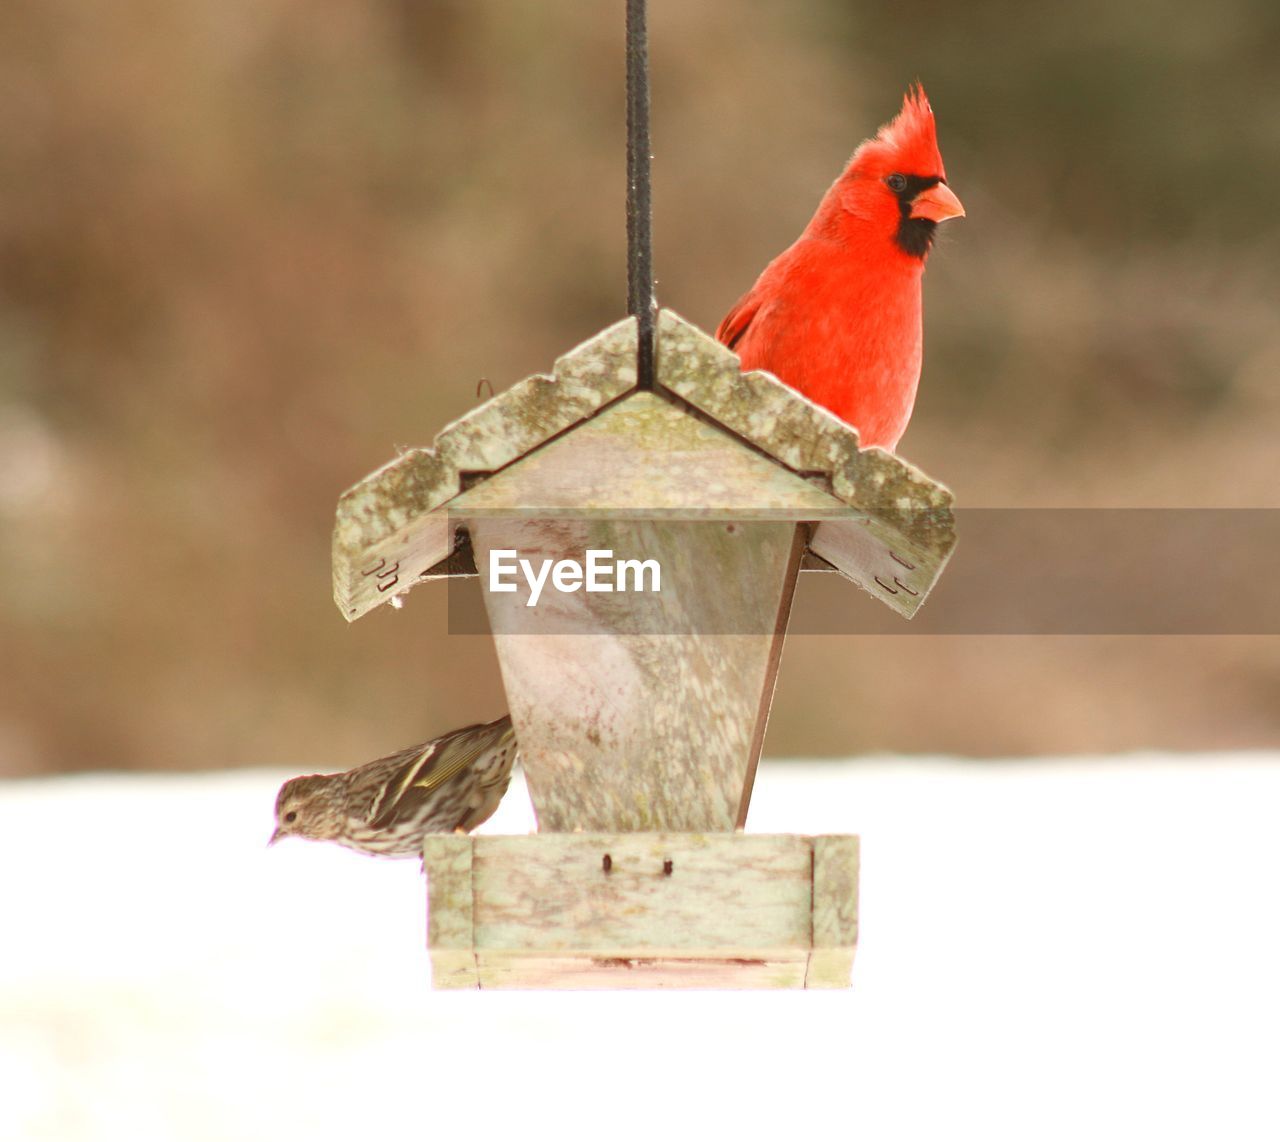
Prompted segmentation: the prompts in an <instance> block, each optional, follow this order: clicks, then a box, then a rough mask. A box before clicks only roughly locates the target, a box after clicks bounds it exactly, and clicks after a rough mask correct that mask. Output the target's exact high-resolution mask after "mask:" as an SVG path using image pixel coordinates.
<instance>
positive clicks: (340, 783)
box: [267, 714, 516, 857]
mask: <svg viewBox="0 0 1280 1142" xmlns="http://www.w3.org/2000/svg"><path fill="white" fill-rule="evenodd" d="M515 758H516V735H515V731H514V730H513V729H512V727H511V715H510V714H507V715H505V716H504V717H501V718H499V719H498V720H497V721H496V722H488V723H485V724H484V725H475V726H464V727H463V728H462V729H460V730H454V731H453V732H452V733H447V734H445V735H444V736H443V737H438V738H434V739H432V740H431V741H429V742H423V743H422V744H421V745H415V746H410V747H409V748H408V749H403V750H401V751H400V752H399V753H393V754H391V755H389V756H388V757H382V758H379V759H378V760H377V761H371V762H369V763H368V764H367V765H361V766H359V767H357V768H356V769H350V770H348V771H347V772H346V773H330V774H316V775H315V776H314V777H295V778H292V779H291V780H289V781H286V782H285V783H284V785H282V786H281V787H280V794H279V796H278V797H277V798H276V830H275V832H274V833H272V834H271V840H270V841H268V842H267V843H268V844H269V845H274V844H275V843H276V841H278V840H280V839H281V838H282V837H306V838H308V839H310V840H313V841H334V842H336V843H337V844H340V845H345V846H346V847H347V848H349V849H356V850H357V851H359V852H362V853H370V854H372V855H374V856H385V857H410V856H420V855H421V854H422V840H423V837H424V836H425V835H426V834H427V833H448V832H460V833H467V832H470V831H471V830H472V829H474V828H475V827H476V826H477V825H479V824H482V823H483V822H485V821H487V820H488V819H489V818H490V817H491V816H493V812H494V810H495V809H497V807H498V802H499V801H501V800H502V795H503V794H504V793H505V792H506V791H507V786H508V785H509V784H510V782H511V767H512V765H513V764H514V763H515Z"/></svg>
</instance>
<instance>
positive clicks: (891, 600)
mask: <svg viewBox="0 0 1280 1142" xmlns="http://www.w3.org/2000/svg"><path fill="white" fill-rule="evenodd" d="M658 381H659V384H660V385H661V386H662V387H663V388H665V389H667V390H668V391H670V392H672V393H675V394H676V395H678V396H680V397H681V398H682V399H684V400H686V401H688V402H689V403H690V404H691V405H693V406H694V407H695V408H697V409H698V410H700V411H701V412H703V413H704V414H706V415H707V416H709V417H712V418H713V419H714V420H715V421H716V422H717V423H719V424H721V425H723V426H724V427H725V428H726V429H728V430H729V431H730V432H733V433H734V434H736V435H737V436H739V437H741V438H742V439H743V440H744V441H746V442H747V443H749V444H751V445H752V446H753V447H755V448H758V449H760V450H761V451H762V452H764V453H765V454H767V455H768V456H771V457H773V458H774V459H775V460H776V461H777V462H778V463H781V464H785V465H787V466H788V467H789V468H791V469H792V470H793V471H795V472H797V473H803V474H809V475H811V476H814V477H821V478H822V480H823V481H824V484H825V486H826V488H827V489H828V490H829V491H830V492H831V494H832V495H833V496H834V497H835V498H836V499H838V500H839V501H840V502H842V503H843V504H845V505H846V506H847V507H848V508H849V509H850V511H851V513H852V518H846V519H829V518H828V519H826V520H825V521H824V522H822V523H821V524H820V525H819V527H818V528H817V529H816V530H815V532H814V536H813V539H812V541H811V543H810V549H811V550H812V551H813V552H815V553H816V554H817V555H819V556H821V557H822V558H823V559H825V560H827V561H828V562H829V563H832V564H833V565H834V566H835V567H836V569H837V570H838V571H840V572H841V574H843V575H845V577H846V578H849V579H851V580H852V581H853V582H855V583H857V584H858V585H859V586H861V587H863V588H865V589H866V590H868V591H869V592H871V593H872V594H873V595H874V596H875V597H876V598H877V599H879V600H880V601H881V602H882V603H884V604H885V605H887V606H889V607H892V608H893V609H894V610H896V611H898V612H899V613H900V614H902V615H903V616H905V617H906V618H910V617H911V616H912V615H913V614H915V612H916V611H917V610H918V609H919V607H920V605H921V603H923V602H924V599H925V597H926V596H927V595H928V593H929V591H930V589H931V588H932V587H933V584H934V583H935V582H936V581H937V578H938V576H939V575H940V574H941V573H942V569H943V568H944V567H945V565H946V562H947V559H948V558H949V557H950V554H951V550H952V548H953V547H954V546H955V526H954V519H953V516H952V510H951V505H952V495H951V492H950V490H949V489H947V488H946V487H944V486H943V485H941V484H939V483H937V482H936V481H934V480H931V479H930V478H929V477H928V476H926V475H925V474H924V473H923V472H921V471H920V470H919V469H918V468H916V467H914V466H913V465H911V464H909V463H907V462H906V461H905V460H903V459H902V458H901V457H899V456H896V455H894V454H893V453H891V452H886V451H884V450H883V449H881V448H868V449H865V450H864V449H860V448H859V447H858V433H857V431H856V430H855V429H853V428H852V427H850V426H849V425H847V424H845V423H844V422H843V421H842V420H840V419H839V418H838V417H836V416H833V415H832V414H831V413H830V412H828V411H827V410H826V409H824V408H822V407H821V406H820V405H817V404H814V403H813V402H812V401H810V400H808V399H807V398H806V397H804V396H803V395H801V394H800V393H798V392H797V391H796V390H794V389H792V388H790V387H789V386H787V385H785V384H783V383H782V382H781V381H779V380H778V379H777V378H776V377H774V376H772V375H770V374H769V373H764V372H748V373H741V372H739V362H738V358H737V356H736V355H735V354H734V353H732V352H730V351H729V350H728V349H726V348H725V347H724V346H723V345H721V344H720V343H719V342H717V341H716V340H715V339H714V338H711V337H709V336H707V334H705V333H703V332H702V330H700V329H698V328H696V327H695V326H693V325H690V324H689V323H688V322H686V321H684V320H683V319H682V318H680V317H678V316H677V315H676V314H674V313H672V312H670V311H669V310H663V311H662V313H661V314H660V315H659V320H658ZM808 518H810V519H813V520H818V519H821V518H822V517H820V516H817V515H813V516H809V517H808ZM895 556H897V557H898V558H897V559H895V558H894V557H895ZM902 560H905V561H906V563H909V564H911V569H910V571H908V569H907V568H906V566H905V565H904V563H903V562H902ZM895 573H896V576H897V577H898V578H899V580H900V583H899V584H895V583H894V578H895ZM877 576H878V577H879V579H880V583H877V582H876V579H877ZM881 584H883V586H882V585H881Z"/></svg>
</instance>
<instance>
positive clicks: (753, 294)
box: [716, 289, 760, 349]
mask: <svg viewBox="0 0 1280 1142" xmlns="http://www.w3.org/2000/svg"><path fill="white" fill-rule="evenodd" d="M759 309H760V297H759V294H758V291H756V290H754V289H753V290H750V291H749V292H747V293H744V294H743V295H742V296H741V297H740V298H739V299H738V301H737V304H736V305H734V307H733V308H732V309H731V310H729V312H728V313H726V314H725V315H724V320H723V321H721V322H720V325H719V328H717V329H716V340H717V341H719V342H720V343H721V344H723V345H727V346H728V347H729V348H730V349H732V348H733V347H734V346H735V345H737V344H738V342H739V341H740V340H742V335H743V334H744V333H746V331H747V327H748V326H749V325H750V324H751V321H752V319H753V318H754V317H755V315H756V313H757V312H758V311H759Z"/></svg>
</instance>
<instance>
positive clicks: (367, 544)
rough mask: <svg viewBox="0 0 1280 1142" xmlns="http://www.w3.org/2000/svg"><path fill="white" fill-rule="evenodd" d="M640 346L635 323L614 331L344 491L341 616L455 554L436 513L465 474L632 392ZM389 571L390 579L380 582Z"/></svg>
mask: <svg viewBox="0 0 1280 1142" xmlns="http://www.w3.org/2000/svg"><path fill="white" fill-rule="evenodd" d="M635 345H636V333H635V321H634V319H632V318H628V319H627V320H625V321H621V322H619V323H618V324H617V325H613V326H610V327H609V328H608V329H606V330H604V331H603V332H601V333H599V334H597V335H596V336H595V337H593V338H591V339H590V340H589V341H585V342H583V343H582V344H581V345H579V346H578V347H577V348H576V349H573V350H572V351H571V352H569V353H566V354H565V355H564V356H563V357H561V358H560V359H559V360H558V361H557V362H556V363H555V368H554V371H553V373H552V375H551V376H549V377H546V376H534V377H529V378H527V379H525V380H523V381H520V382H519V383H518V384H515V385H513V386H512V387H511V388H509V389H507V390H506V391H505V392H501V393H499V394H497V395H496V396H494V397H492V398H491V399H490V400H487V401H486V402H485V403H484V404H482V405H480V406H478V407H477V408H475V409H473V410H472V411H471V412H469V413H467V415H466V416H464V417H462V418H461V419H459V420H456V421H454V423H452V424H450V425H449V426H448V427H447V428H445V429H443V430H442V431H441V432H440V433H439V434H438V435H437V436H436V438H435V442H434V444H433V445H432V446H431V447H430V448H415V449H413V450H411V451H409V452H405V453H404V454H403V455H401V456H398V457H397V458H396V459H395V460H392V461H391V462H390V463H389V464H386V465H384V466H383V467H381V468H379V469H378V470H377V471H376V472H373V473H372V474H371V475H369V476H366V477H365V478H364V479H363V480H361V481H360V482H359V483H358V484H356V485H355V486H354V487H352V488H350V489H348V490H347V491H346V492H345V493H343V495H342V497H341V499H340V500H339V501H338V513H337V522H336V524H335V526H334V534H333V584H334V601H335V602H336V603H337V604H338V607H339V609H340V610H341V611H342V613H343V615H344V616H345V617H346V618H347V619H348V620H352V619H355V618H358V617H360V616H361V615H362V614H365V613H366V612H367V611H369V610H371V609H373V608H374V607H376V606H377V605H378V604H379V603H383V602H386V601H387V600H388V599H389V598H391V597H392V596H393V595H396V594H400V593H402V592H403V591H405V590H407V589H408V588H409V587H410V586H412V585H413V584H414V583H415V582H416V581H417V579H418V578H419V577H420V576H421V575H422V573H423V572H425V571H427V570H428V569H429V568H431V567H432V566H434V565H435V564H437V563H439V562H440V561H441V560H442V559H444V558H445V557H446V556H447V555H448V554H449V551H450V549H451V546H452V538H453V537H452V533H451V532H449V531H448V525H447V521H446V520H445V519H444V518H443V516H441V515H437V516H436V517H434V518H431V515H432V512H434V511H435V509H436V508H438V507H440V506H441V505H442V504H444V503H446V502H447V501H448V500H450V499H452V498H453V497H454V496H456V495H457V494H458V493H459V492H460V491H461V490H462V485H463V477H464V476H465V475H474V474H477V473H486V472H494V471H498V470H500V469H501V468H503V467H505V466H506V465H507V464H510V463H511V462H512V461H513V460H516V459H518V458H519V457H520V456H523V455H524V454H525V453H526V452H528V451H530V450H531V449H534V448H536V447H538V445H540V444H544V443H546V442H547V441H548V440H550V439H552V438H553V437H554V436H557V435H558V434H560V433H562V432H564V431H565V430H567V429H569V428H572V427H573V426H574V425H575V424H578V423H579V422H580V421H582V420H584V419H585V418H587V417H589V416H591V415H593V414H594V413H596V412H598V411H599V410H600V409H601V408H603V407H604V406H605V405H606V404H608V403H609V402H610V401H612V400H614V399H616V398H617V397H619V396H621V395H622V394H623V393H625V392H626V391H627V390H628V389H631V388H633V387H634V386H635V383H636V367H635ZM423 533H425V534H423ZM389 567H394V568H395V571H393V572H392V573H391V575H388V576H385V577H383V578H378V577H377V576H378V574H379V573H380V572H381V571H385V570H386V569H387V568H389ZM371 568H377V569H378V570H376V571H371ZM393 576H394V577H395V578H396V584H395V586H394V587H389V586H387V584H388V582H389V581H390V579H391V578H392V577H393Z"/></svg>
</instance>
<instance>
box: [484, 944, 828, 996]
mask: <svg viewBox="0 0 1280 1142" xmlns="http://www.w3.org/2000/svg"><path fill="white" fill-rule="evenodd" d="M476 959H477V962H478V964H479V969H478V970H479V973H480V987H481V988H483V989H493V990H498V989H522V990H531V989H539V990H542V989H554V990H558V991H601V990H609V991H628V990H636V989H641V988H650V989H668V988H669V989H672V990H675V989H680V990H691V989H702V990H712V989H716V990H747V989H752V990H775V989H781V988H791V989H799V988H802V987H804V978H805V954H804V953H803V952H794V953H791V954H790V955H788V956H785V957H784V956H779V958H777V959H770V960H755V959H748V958H745V957H739V958H728V959H721V960H717V959H714V958H707V957H702V956H697V957H693V956H686V957H684V958H681V957H680V956H679V955H676V954H673V955H668V956H612V957H609V956H600V957H596V958H594V959H590V958H586V957H582V956H540V955H523V954H519V953H510V952H481V953H479V954H478V955H477V957H476Z"/></svg>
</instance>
